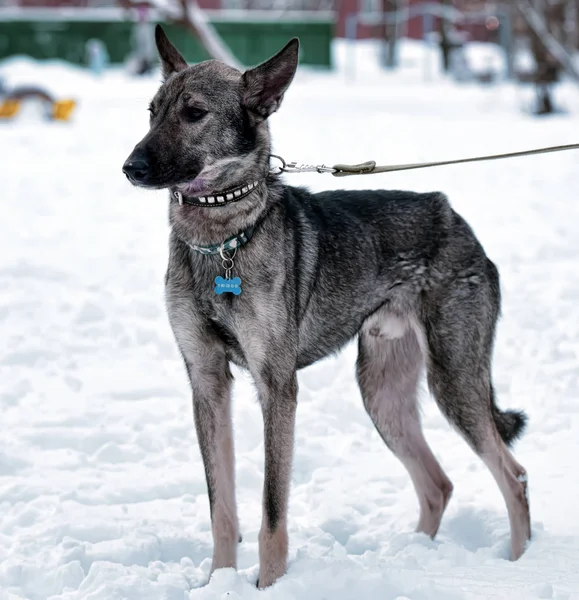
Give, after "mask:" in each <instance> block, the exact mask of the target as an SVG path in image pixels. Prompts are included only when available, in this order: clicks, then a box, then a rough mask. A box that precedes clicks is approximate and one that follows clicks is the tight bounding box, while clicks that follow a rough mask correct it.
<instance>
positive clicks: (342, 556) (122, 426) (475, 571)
mask: <svg viewBox="0 0 579 600" xmlns="http://www.w3.org/2000/svg"><path fill="white" fill-rule="evenodd" d="M413 58H414V59H416V62H415V63H414V68H412V64H413ZM422 58H423V57H422ZM422 58H421V57H420V56H418V55H417V54H416V53H414V54H413V53H410V55H409V57H408V65H407V66H408V68H407V69H406V70H405V71H403V72H402V73H399V74H397V75H394V76H392V75H386V74H383V73H379V72H378V71H377V70H376V69H373V68H369V67H368V63H367V61H366V59H367V55H365V57H359V60H358V65H359V66H362V65H363V66H364V69H363V71H359V72H358V73H357V74H356V77H355V78H354V79H352V78H351V77H350V79H346V76H345V74H344V72H341V73H338V74H319V73H317V74H316V73H313V72H303V73H301V74H300V76H299V77H298V79H297V80H296V82H295V84H294V86H293V88H292V89H291V91H290V92H289V93H288V94H287V97H286V101H285V104H284V106H283V108H282V110H281V112H280V113H279V114H278V115H275V116H274V118H273V119H272V129H273V134H274V137H275V149H276V150H277V152H279V153H280V154H282V155H283V156H284V157H286V158H287V159H297V160H302V161H305V162H326V163H329V164H333V163H334V162H361V161H364V160H367V159H376V160H377V161H380V162H409V161H418V160H430V159H440V158H446V157H448V158H451V157H458V156H463V155H474V154H478V153H483V152H500V151H507V150H518V149H524V148H527V147H536V146H541V145H548V144H562V143H570V142H577V141H578V139H577V136H578V132H579V93H577V91H575V90H572V89H563V90H561V92H560V94H559V98H560V99H561V102H562V103H563V104H564V105H565V108H566V109H567V110H568V113H567V114H565V115H560V116H556V117H552V118H549V119H534V118H532V117H529V116H526V115H525V114H524V113H523V112H522V111H521V105H522V104H523V103H524V102H525V101H527V100H528V99H529V97H528V96H526V95H525V94H522V93H521V92H520V91H517V90H515V89H514V88H511V87H510V86H505V85H503V86H497V87H486V88H480V87H475V86H463V87H455V86H454V85H453V84H451V83H449V82H445V81H442V80H440V79H439V78H437V77H436V76H434V77H431V80H430V81H429V82H425V81H424V80H423V72H422V67H423V66H424V63H423V62H422ZM363 59H364V60H363ZM417 65H418V66H417ZM419 67H420V68H419ZM0 71H1V72H2V73H3V74H4V75H5V76H6V79H7V82H8V83H16V82H17V81H22V80H28V81H29V82H30V81H43V82H46V83H47V84H50V86H51V88H52V89H53V90H54V91H55V92H57V93H59V94H60V95H65V96H66V95H67V94H71V93H72V94H73V95H74V96H75V97H77V98H78V99H79V100H80V105H79V108H78V112H77V114H76V117H75V120H74V122H72V123H69V124H49V123H45V122H40V121H39V120H37V119H35V118H33V116H31V115H23V118H22V119H20V120H19V121H15V122H12V123H9V124H3V125H2V127H1V128H0V143H1V147H2V167H1V169H2V174H1V176H0V180H1V189H2V193H1V204H0V206H1V209H2V217H1V219H0V331H1V332H2V338H1V339H2V346H1V349H0V407H1V415H2V416H1V424H2V425H1V430H0V599H1V600H22V599H27V600H46V599H50V600H57V599H59V600H65V599H66V600H80V599H87V600H122V599H129V600H160V599H163V600H184V599H213V598H217V599H228V600H235V599H241V598H243V599H250V598H264V599H265V598H275V599H280V600H289V599H296V600H297V599H299V600H314V599H315V600H322V599H326V600H330V599H332V600H345V599H351V598H356V599H364V600H366V599H369V600H370V599H381V600H382V599H386V600H387V599H395V598H398V599H399V600H402V599H403V598H407V599H412V600H431V599H434V600H436V599H441V600H455V599H483V598H509V599H510V600H514V599H519V598H520V599H524V600H531V599H533V598H556V599H560V600H562V599H564V598H565V599H571V598H575V599H577V598H579V471H578V469H577V458H578V456H579V455H578V452H579V369H578V364H579V363H578V361H579V274H578V271H577V264H578V260H579V203H577V198H578V195H579V168H578V164H579V153H567V154H560V155H556V156H554V155H553V156H544V157H536V158H527V159H522V160H515V161H509V162H502V163H486V164H478V165H474V166H462V167H446V168H443V169H438V170H428V171H420V172H414V173H406V174H393V175H390V176H376V178H368V179H362V178H361V179H347V180H335V179H332V178H331V177H330V176H323V177H322V176H320V175H312V176H299V175H294V176H292V177H291V179H290V177H289V176H288V178H287V179H288V181H291V182H292V183H296V184H307V185H310V186H311V187H312V188H314V189H323V188H331V187H339V186H343V185H346V186H348V187H360V188H361V187H366V186H375V187H391V188H411V189H415V190H422V191H426V190H435V189H438V190H443V191H445V192H446V193H447V194H448V195H449V196H450V199H451V201H452V203H453V205H454V207H455V208H456V209H457V210H459V211H460V212H461V213H462V214H463V215H464V216H465V217H466V218H467V219H468V220H469V221H470V222H471V224H472V225H473V227H474V229H475V231H476V233H477V234H478V235H479V237H480V239H481V240H482V242H483V244H484V245H485V247H486V248H487V251H488V253H489V255H490V256H491V257H492V259H493V260H494V261H495V262H496V263H497V264H498V265H499V267H500V270H501V273H502V282H503V293H504V316H503V319H502V321H501V324H500V328H499V332H498V340H497V348H496V359H495V379H496V387H497V390H498V395H499V399H500V404H501V406H503V407H521V408H524V409H525V410H526V411H527V412H528V414H529V417H530V425H529V429H528V432H527V435H526V436H525V437H524V439H523V440H522V441H521V442H520V443H519V444H518V445H517V447H516V456H517V458H518V460H519V461H520V462H521V463H522V464H523V465H524V466H525V467H526V468H527V469H528V471H529V474H530V492H531V510H532V518H533V532H534V539H533V541H532V543H531V545H530V546H529V549H528V551H527V553H526V554H525V555H524V556H523V558H522V559H521V560H520V561H518V562H517V563H511V562H509V561H508V560H506V557H507V552H508V521H507V515H506V510H505V507H504V505H503V501H502V498H501V496H500V494H499V492H498V489H497V487H496V485H495V484H494V482H493V480H492V478H491V476H490V475H489V473H488V472H487V471H486V469H485V468H484V467H483V465H482V464H481V462H480V461H479V460H478V459H477V458H476V457H475V456H474V455H473V454H472V452H471V451H470V450H469V449H468V448H467V446H466V444H465V443H464V442H463V441H462V440H461V439H460V438H459V437H458V435H457V434H455V433H454V432H453V431H451V430H450V429H449V427H448V426H447V424H446V422H445V421H444V419H443V418H442V417H441V416H440V414H439V413H438V411H437V409H436V407H435V405H434V403H433V401H432V400H431V399H430V398H429V397H428V394H427V393H426V391H425V392H424V394H423V396H424V402H423V407H424V426H425V430H426V435H427V438H428V440H429V441H430V443H431V444H432V446H433V448H434V450H435V453H436V454H437V456H438V457H439V459H440V461H441V463H442V465H443V466H444V468H445V469H446V471H447V473H448V474H449V475H450V477H451V479H452V480H453V482H454V484H455V493H454V497H453V500H452V501H451V503H450V505H449V508H448V511H447V513H446V516H445V519H444V520H443V524H442V527H441V529H440V532H439V535H438V537H437V539H436V541H431V540H429V539H427V538H426V537H425V536H424V535H418V534H415V533H413V529H414V526H415V524H416V520H417V515H418V507H417V502H416V500H415V497H414V492H413V489H412V486H411V483H410V480H409V478H408V476H407V475H406V473H405V471H404V469H403V468H402V467H401V465H400V464H399V463H398V462H397V461H396V459H394V458H393V456H392V455H391V454H390V453H389V452H388V451H387V450H386V449H385V447H384V445H383V444H382V442H381V441H380V440H379V439H378V436H377V434H376V433H375V431H374V429H373V427H372V425H371V423H370V421H369V419H368V418H367V417H366V415H365V413H364V411H363V408H362V406H361V400H360V396H359V393H358V390H357V389H356V385H355V381H354V360H355V349H354V347H353V346H350V347H348V348H346V349H345V350H344V352H342V353H341V354H340V355H339V356H338V357H337V358H333V359H330V360H327V361H325V362H323V363H320V364H318V365H315V366H314V367H311V368H309V369H308V370H306V371H304V372H303V373H301V375H300V402H299V409H298V424H297V440H296V446H295V468H294V475H293V481H292V495H291V504H290V518H289V532H290V540H291V550H290V564H289V570H288V574H287V576H285V577H284V578H282V579H281V580H280V581H279V582H278V583H277V584H276V585H275V586H274V587H273V588H270V589H269V590H267V591H265V592H258V591H257V590H256V589H255V587H254V583H255V579H256V576H257V541H256V539H257V532H258V528H259V524H260V505H261V502H260V495H261V485H262V477H263V442H262V433H261V416H260V411H259V408H258V405H257V403H256V401H255V397H254V392H253V390H252V387H251V382H250V381H249V379H248V378H247V377H246V376H244V375H243V374H242V373H240V372H236V386H235V419H234V423H235V432H236V444H237V485H238V503H239V513H240V519H241V526H242V531H243V534H244V541H243V543H242V544H240V546H239V567H240V568H239V572H238V573H235V572H233V571H231V570H229V571H227V570H226V571H221V572H217V573H216V574H215V576H214V578H213V579H212V580H211V581H210V582H209V584H208V585H207V579H208V572H209V568H210V556H211V535H210V525H209V510H208V500H207V493H206V487H205V481H204V473H203V468H202V465H201V459H200V456H199V452H198V449H197V442H196V439H195V433H194V429H193V426H192V411H191V406H190V398H189V392H188V387H187V383H186V378H185V374H184V371H183V368H182V366H181V362H180V359H179V357H178V354H177V351H176V348H175V345H174V343H173V339H172V336H171V333H170V330H169V326H168V323H167V319H166V317H165V313H164V307H163V300H162V295H163V292H162V280H163V274H164V268H165V262H166V257H167V243H166V240H167V233H168V232H167V224H166V199H165V195H164V194H163V193H145V192H142V191H138V190H136V189H133V188H132V187H131V186H129V184H128V183H127V182H126V181H125V179H124V177H123V175H122V173H121V165H122V163H123V160H124V158H125V157H126V156H127V155H128V153H129V151H130V150H131V148H132V147H133V145H134V143H136V142H137V141H138V140H139V139H140V137H141V136H142V134H143V132H144V131H145V129H146V126H147V112H146V107H147V102H148V99H149V98H150V97H151V95H152V93H153V90H154V89H155V86H156V80H155V78H152V79H151V80H148V81H141V82H134V81H129V80H127V79H125V78H124V77H123V76H122V75H121V74H120V73H118V72H117V73H109V74H107V75H106V76H105V78H104V79H103V80H95V79H93V78H92V77H91V76H88V75H86V74H85V73H83V72H80V71H75V70H71V69H69V68H64V67H63V66H59V65H51V66H44V67H42V68H41V69H40V70H39V69H38V68H37V67H34V68H33V66H32V65H30V64H27V63H23V62H22V61H19V62H12V63H8V64H6V65H4V67H3V68H0ZM33 77H34V79H33Z"/></svg>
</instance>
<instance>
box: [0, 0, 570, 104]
mask: <svg viewBox="0 0 579 600" xmlns="http://www.w3.org/2000/svg"><path fill="white" fill-rule="evenodd" d="M157 22H160V23H164V24H165V25H166V27H167V32H168V34H169V36H170V38H171V39H172V40H173V41H174V42H175V43H176V44H177V46H178V47H179V48H180V49H181V51H182V52H183V54H184V55H185V57H186V58H187V60H188V61H189V62H198V61H201V60H205V59H207V58H211V57H212V58H218V59H221V60H225V61H226V62H229V63H231V64H235V65H237V66H240V65H246V66H248V65H254V64H256V63H258V62H260V61H262V60H264V59H266V58H267V57H269V56H271V55H272V54H274V53H275V52H276V51H277V49H279V48H280V47H281V46H283V44H284V43H285V41H286V40H287V39H288V38H289V37H291V36H298V37H299V38H300V40H301V43H302V52H301V63H302V65H305V66H311V67H318V68H324V69H332V68H334V67H336V66H337V62H338V59H337V58H336V56H335V55H336V50H337V49H339V51H341V54H342V56H343V58H344V59H345V60H346V67H347V68H348V69H349V75H350V76H351V77H354V76H355V72H356V59H355V55H356V44H355V42H357V41H366V42H368V41H372V42H374V49H375V51H374V54H373V56H371V60H376V61H377V63H378V64H379V65H380V66H381V67H383V68H384V69H390V70H394V69H397V68H398V67H399V66H400V55H401V50H400V46H401V45H403V44H404V42H406V41H408V40H410V41H415V42H417V41H420V42H421V43H422V45H423V47H424V48H425V58H424V62H423V65H422V67H423V74H424V77H425V78H428V77H430V76H431V75H432V73H433V72H439V71H442V72H443V73H448V74H450V75H451V76H452V77H453V78H454V79H455V80H456V81H472V80H476V81H479V82H480V83H485V84H489V83H493V82H496V81H504V80H511V81H517V82H520V83H522V84H529V83H532V84H533V85H534V86H535V88H536V90H535V91H536V102H535V106H534V108H533V110H534V112H535V113H537V114H545V113H550V112H552V111H553V110H555V109H556V107H555V105H554V101H553V97H552V94H553V92H552V86H553V85H554V84H555V83H556V82H557V81H559V80H560V79H561V77H562V76H566V77H567V78H570V79H572V80H575V81H576V82H579V69H578V68H577V61H576V60H575V59H576V55H577V53H578V52H579V25H578V23H579V0H504V1H496V0H494V1H492V0H438V1H428V2H425V1H424V0H199V1H198V2H197V1H195V0H156V1H154V0H2V1H1V3H0V60H1V59H7V58H9V57H13V56H27V57H30V58H33V59H36V60H47V59H60V60H63V61H67V62H70V63H71V64H75V65H82V66H84V67H86V68H90V69H91V70H92V71H93V72H94V73H97V74H98V73H100V72H102V71H103V69H105V68H106V67H107V66H108V65H125V67H126V69H127V72H129V73H132V74H134V75H146V74H148V73H149V72H150V71H151V70H152V69H153V68H154V67H155V63H156V53H155V48H154V39H153V25H154V23H157ZM346 41H347V42H349V43H350V44H349V45H347V44H345V43H344V42H346ZM357 47H358V49H359V44H358V45H357ZM481 47H482V48H484V51H481ZM476 48H478V52H477V50H476ZM432 49H438V52H439V56H438V59H437V61H436V63H434V64H433V63H432V61H431V60H430V56H429V54H430V53H429V52H428V51H429V50H432ZM364 60H366V61H367V60H369V56H368V54H366V55H365V56H364ZM9 91H10V90H4V94H7V93H8V92H9ZM5 112H6V111H5ZM8 112H9V111H8Z"/></svg>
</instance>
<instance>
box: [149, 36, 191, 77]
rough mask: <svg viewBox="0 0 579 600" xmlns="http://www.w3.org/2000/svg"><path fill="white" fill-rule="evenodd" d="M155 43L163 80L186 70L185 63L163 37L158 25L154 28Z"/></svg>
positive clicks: (175, 49)
mask: <svg viewBox="0 0 579 600" xmlns="http://www.w3.org/2000/svg"><path fill="white" fill-rule="evenodd" d="M155 42H156V43H157V50H158V51H159V56H160V57H161V70H162V72H163V78H164V79H167V78H168V77H169V76H170V75H172V74H173V73H177V72H178V71H182V70H183V69H186V68H187V61H186V60H185V59H184V58H183V57H182V56H181V53H180V52H179V50H177V48H175V46H173V44H172V43H171V42H170V41H169V38H168V37H167V36H166V35H165V32H164V31H163V28H162V27H161V26H160V25H157V26H156V27H155Z"/></svg>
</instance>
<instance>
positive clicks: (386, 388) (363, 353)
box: [357, 311, 452, 537]
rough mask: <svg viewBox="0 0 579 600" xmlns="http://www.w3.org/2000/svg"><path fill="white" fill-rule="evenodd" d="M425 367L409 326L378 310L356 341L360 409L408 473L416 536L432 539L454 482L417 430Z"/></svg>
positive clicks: (419, 430) (415, 338) (418, 346)
mask: <svg viewBox="0 0 579 600" xmlns="http://www.w3.org/2000/svg"><path fill="white" fill-rule="evenodd" d="M423 364H424V359H423V355H422V352H421V349H420V345H419V343H418V339H417V336H416V333H415V331H414V329H413V328H411V327H410V325H409V323H408V321H406V320H403V319H400V318H398V317H395V316H392V315H388V314H387V313H386V312H383V311H379V312H378V313H376V314H375V315H373V316H372V317H370V318H369V319H368V320H367V321H366V323H365V324H364V326H363V328H362V331H361V333H360V338H359V354H358V362H357V376H358V383H359V385H360V390H361V392H362V398H363V400H364V406H365V408H366V410H367V412H368V414H369V415H370V417H371V419H372V421H373V422H374V425H375V426H376V429H377V430H378V433H379V434H380V435H381V436H382V439H383V440H384V442H386V445H387V446H388V447H389V448H390V449H391V450H392V451H393V452H394V454H395V455H396V456H397V457H398V458H399V459H400V461H401V462H402V464H403V465H404V466H405V467H406V469H407V470H408V473H409V474H410V477H411V479H412V482H413V484H414V488H415V489H416V493H417V495H418V501H419V504H420V519H419V521H418V527H417V531H421V532H424V533H426V534H428V535H429V536H431V537H434V535H435V534H436V532H437V531H438V527H439V525H440V521H441V519H442V515H443V513H444V510H445V508H446V505H447V503H448V501H449V500H450V496H451V493H452V483H451V482H450V480H449V479H448V477H447V476H446V474H445V473H444V471H443V470H442V468H441V466H440V465H439V463H438V461H437V460H436V458H435V457H434V455H433V454H432V451H431V450H430V448H429V446H428V444H427V443H426V440H425V439H424V435H423V433H422V428H421V425H420V415H419V412H418V403H417V388H418V380H419V377H420V373H421V371H422V367H423Z"/></svg>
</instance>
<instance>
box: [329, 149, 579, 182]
mask: <svg viewBox="0 0 579 600" xmlns="http://www.w3.org/2000/svg"><path fill="white" fill-rule="evenodd" d="M565 150H579V144H567V145H564V146H549V147H547V148H536V149H534V150H523V151H521V152H507V153H505V154H490V155H488V156H476V157H472V158H459V159H456V160H441V161H436V162H425V163H410V164H407V165H384V166H376V163H375V161H373V160H370V161H368V162H365V163H361V164H359V165H334V166H333V167H332V170H330V169H328V168H327V167H325V169H327V170H326V171H318V172H331V173H332V175H334V177H347V176H348V175H374V174H375V173H391V172H393V171H410V170H411V169H426V168H428V167H442V166H445V165H459V164H463V163H473V162H483V161H487V160H499V159H502V158H516V157H518V156H533V155H535V154H548V153H549V152H563V151H565Z"/></svg>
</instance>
